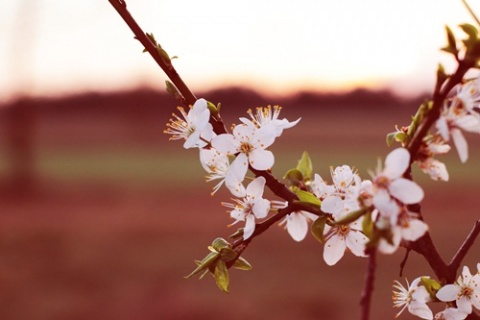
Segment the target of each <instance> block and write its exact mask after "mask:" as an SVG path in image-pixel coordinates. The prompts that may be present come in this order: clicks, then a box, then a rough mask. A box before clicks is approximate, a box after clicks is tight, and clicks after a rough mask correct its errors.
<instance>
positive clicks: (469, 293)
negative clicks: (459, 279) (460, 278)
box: [458, 287, 473, 299]
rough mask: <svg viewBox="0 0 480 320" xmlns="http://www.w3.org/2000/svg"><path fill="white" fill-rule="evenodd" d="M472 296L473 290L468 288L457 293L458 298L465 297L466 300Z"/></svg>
mask: <svg viewBox="0 0 480 320" xmlns="http://www.w3.org/2000/svg"><path fill="white" fill-rule="evenodd" d="M472 294H473V289H472V288H470V287H463V288H462V289H461V290H460V292H459V293H458V297H459V298H460V297H462V296H463V297H466V298H468V299H470V297H471V296H472Z"/></svg>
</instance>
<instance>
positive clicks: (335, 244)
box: [323, 234, 346, 266]
mask: <svg viewBox="0 0 480 320" xmlns="http://www.w3.org/2000/svg"><path fill="white" fill-rule="evenodd" d="M345 249H346V244H345V238H344V237H340V236H338V235H337V234H334V235H333V236H332V237H331V238H330V239H328V240H327V242H326V243H325V246H324V248H323V260H325V262H326V263H327V264H328V265H329V266H333V265H334V264H336V263H337V262H338V261H339V260H340V259H341V258H342V257H343V255H344V254H345Z"/></svg>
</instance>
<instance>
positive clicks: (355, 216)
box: [335, 208, 368, 226]
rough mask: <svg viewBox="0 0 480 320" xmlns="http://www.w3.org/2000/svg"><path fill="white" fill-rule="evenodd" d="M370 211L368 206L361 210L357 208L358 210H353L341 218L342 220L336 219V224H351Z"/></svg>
mask: <svg viewBox="0 0 480 320" xmlns="http://www.w3.org/2000/svg"><path fill="white" fill-rule="evenodd" d="M367 212H368V210H367V209H366V208H362V209H360V210H357V211H353V212H350V213H349V214H347V215H346V216H344V217H343V218H341V219H340V220H338V221H335V224H336V225H337V226H338V225H345V224H350V223H352V222H354V221H357V220H358V218H360V217H361V216H363V215H365V214H366V213H367Z"/></svg>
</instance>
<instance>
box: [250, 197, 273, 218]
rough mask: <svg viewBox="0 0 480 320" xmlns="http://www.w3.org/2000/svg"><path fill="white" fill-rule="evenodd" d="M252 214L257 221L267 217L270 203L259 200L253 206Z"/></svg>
mask: <svg viewBox="0 0 480 320" xmlns="http://www.w3.org/2000/svg"><path fill="white" fill-rule="evenodd" d="M252 211H253V214H254V215H255V217H256V218H258V219H263V218H265V217H266V216H267V215H268V212H269V211H270V201H268V200H267V199H259V200H257V201H256V202H255V203H254V204H253V208H252Z"/></svg>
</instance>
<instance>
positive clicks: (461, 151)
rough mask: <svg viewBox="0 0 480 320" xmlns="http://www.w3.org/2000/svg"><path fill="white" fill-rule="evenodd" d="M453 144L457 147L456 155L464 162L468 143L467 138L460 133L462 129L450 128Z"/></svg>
mask: <svg viewBox="0 0 480 320" xmlns="http://www.w3.org/2000/svg"><path fill="white" fill-rule="evenodd" d="M451 135H452V140H453V144H454V145H455V147H456V148H457V152H458V156H459V157H460V161H461V162H462V163H465V162H466V161H467V159H468V144H467V140H465V137H464V136H463V134H462V131H460V130H459V129H452V131H451Z"/></svg>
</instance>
